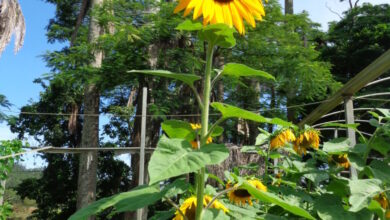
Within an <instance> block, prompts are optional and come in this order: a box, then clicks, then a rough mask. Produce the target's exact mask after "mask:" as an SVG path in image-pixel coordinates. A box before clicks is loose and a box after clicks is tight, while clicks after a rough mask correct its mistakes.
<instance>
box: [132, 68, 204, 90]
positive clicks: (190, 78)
mask: <svg viewBox="0 0 390 220" xmlns="http://www.w3.org/2000/svg"><path fill="white" fill-rule="evenodd" d="M129 73H142V74H149V75H154V76H161V77H166V78H172V79H177V80H180V81H182V82H184V83H186V84H187V85H189V86H190V87H193V86H194V82H195V81H197V80H200V79H201V77H199V76H196V75H192V74H182V73H172V72H170V71H165V70H131V71H129Z"/></svg>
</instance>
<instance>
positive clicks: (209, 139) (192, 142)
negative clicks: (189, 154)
mask: <svg viewBox="0 0 390 220" xmlns="http://www.w3.org/2000/svg"><path fill="white" fill-rule="evenodd" d="M210 143H213V138H211V137H208V138H207V140H206V144H210ZM191 146H192V148H193V149H198V141H196V140H195V141H191Z"/></svg>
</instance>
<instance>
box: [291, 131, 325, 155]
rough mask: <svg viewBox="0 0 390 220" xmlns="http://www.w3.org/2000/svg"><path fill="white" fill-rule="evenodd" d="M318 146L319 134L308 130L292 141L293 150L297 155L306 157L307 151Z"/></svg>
mask: <svg viewBox="0 0 390 220" xmlns="http://www.w3.org/2000/svg"><path fill="white" fill-rule="evenodd" d="M319 146H320V132H319V131H317V130H315V129H313V128H309V129H307V130H305V131H304V132H303V133H301V134H300V135H299V136H298V138H297V139H296V140H295V141H294V150H295V152H297V153H298V154H299V155H302V154H304V155H306V153H307V149H309V148H313V149H317V150H318V147H319Z"/></svg>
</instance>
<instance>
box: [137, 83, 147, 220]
mask: <svg viewBox="0 0 390 220" xmlns="http://www.w3.org/2000/svg"><path fill="white" fill-rule="evenodd" d="M147 97H148V89H147V88H146V87H144V88H143V89H142V116H141V117H142V118H141V146H140V150H139V157H140V159H139V178H138V185H139V186H140V185H143V184H144V178H145V139H146V107H147ZM142 215H143V209H138V210H137V220H142V219H143V218H142Z"/></svg>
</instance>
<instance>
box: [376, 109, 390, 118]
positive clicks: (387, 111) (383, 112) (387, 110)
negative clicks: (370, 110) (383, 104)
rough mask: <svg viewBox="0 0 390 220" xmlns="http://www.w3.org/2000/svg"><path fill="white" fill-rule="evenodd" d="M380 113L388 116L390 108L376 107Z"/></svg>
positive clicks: (389, 115)
mask: <svg viewBox="0 0 390 220" xmlns="http://www.w3.org/2000/svg"><path fill="white" fill-rule="evenodd" d="M376 110H378V111H379V112H380V113H382V114H383V115H384V116H385V117H386V118H389V117H390V110H389V109H385V108H377V109H376Z"/></svg>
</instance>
